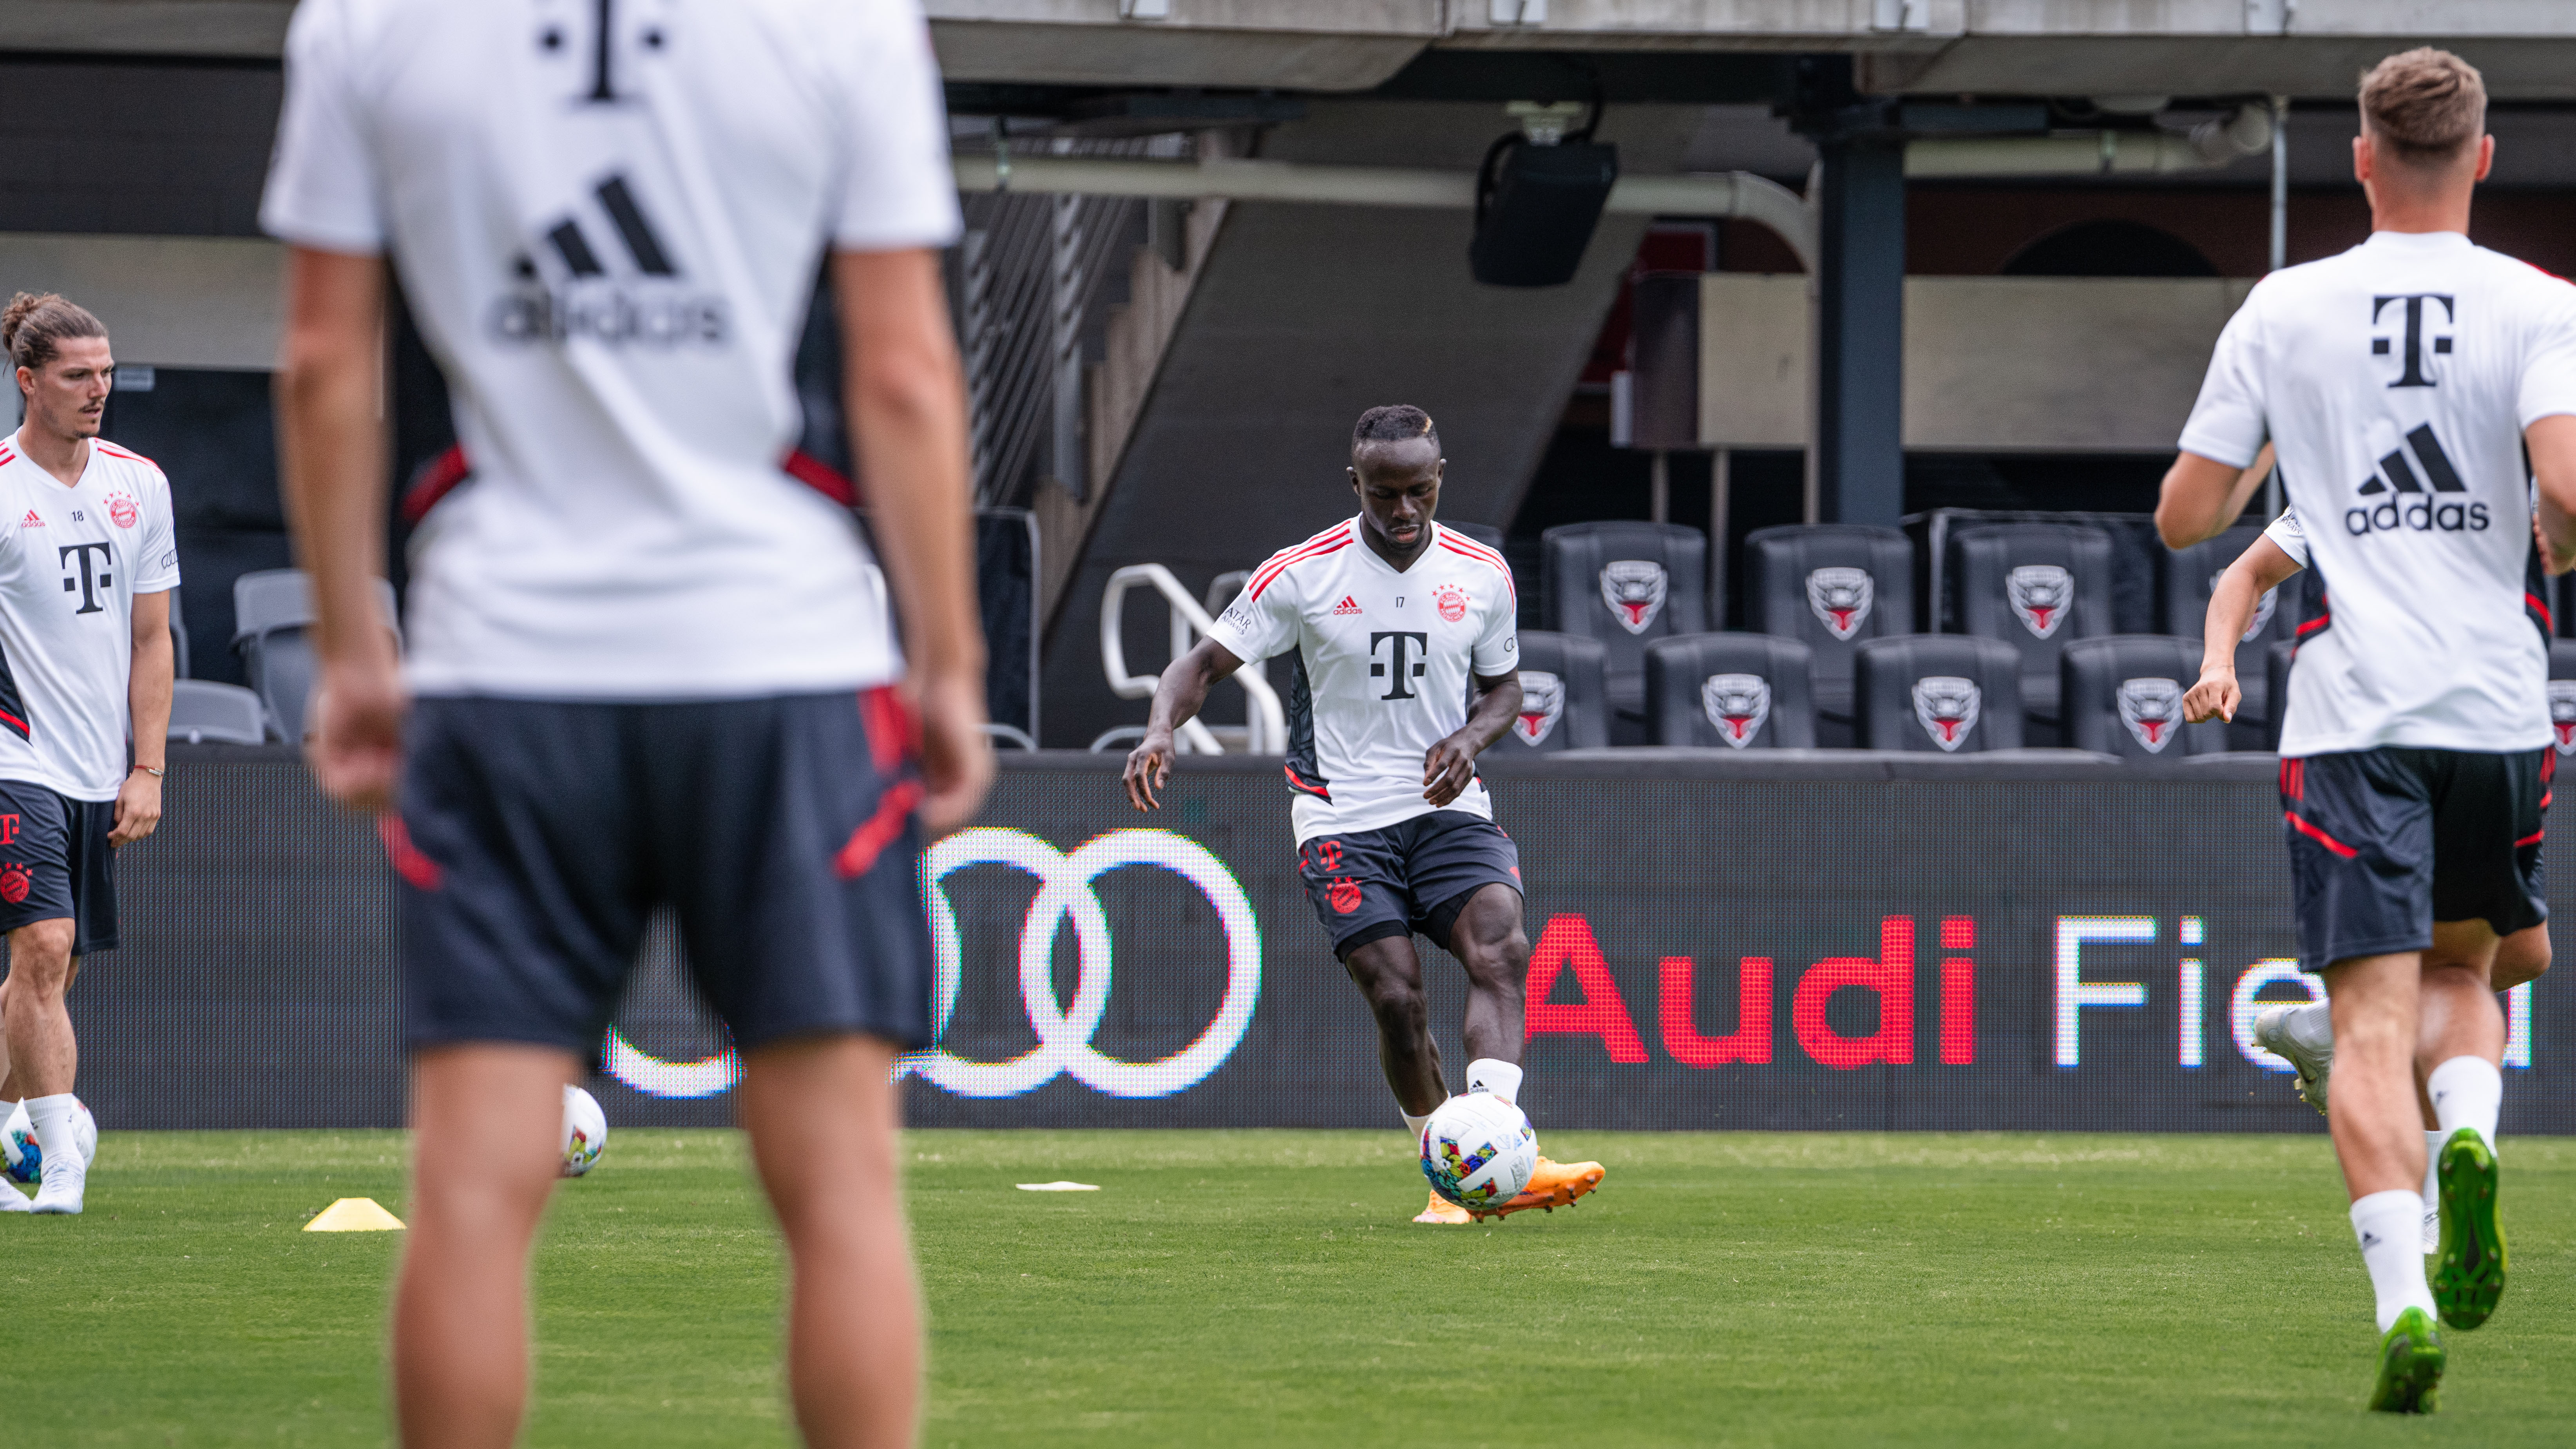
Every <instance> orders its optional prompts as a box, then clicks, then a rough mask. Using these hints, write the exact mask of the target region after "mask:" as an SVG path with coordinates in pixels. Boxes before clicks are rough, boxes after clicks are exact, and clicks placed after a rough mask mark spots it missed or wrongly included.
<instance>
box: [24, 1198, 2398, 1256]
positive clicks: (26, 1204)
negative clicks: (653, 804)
mask: <svg viewBox="0 0 2576 1449" xmlns="http://www.w3.org/2000/svg"><path fill="white" fill-rule="evenodd" d="M35 1210H36V1206H35V1204H33V1203H31V1202H29V1201H27V1195H26V1194H25V1193H23V1192H20V1191H19V1190H18V1189H17V1187H16V1186H15V1185H14V1184H11V1183H6V1182H0V1213H31V1212H34V1211H35ZM2428 1251H2429V1250H2428Z"/></svg>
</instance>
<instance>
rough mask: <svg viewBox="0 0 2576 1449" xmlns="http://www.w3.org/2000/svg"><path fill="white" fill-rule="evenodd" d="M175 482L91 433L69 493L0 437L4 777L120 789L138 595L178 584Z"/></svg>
mask: <svg viewBox="0 0 2576 1449" xmlns="http://www.w3.org/2000/svg"><path fill="white" fill-rule="evenodd" d="M175 533H176V524H175V523H174V521H173V520H172V517H171V513H170V480H169V479H167V478H165V477H163V476H162V475H161V470H160V469H159V468H156V467H154V466H153V465H152V461H151V460H150V459H148V458H145V457H143V456H141V455H140V454H136V453H129V452H127V451H125V450H124V449H123V448H120V447H118V446H116V445H115V444H114V443H110V442H108V441H106V440H105V439H100V438H93V439H91V440H90V445H89V465H88V466H87V467H86V468H84V469H82V470H81V479H80V485H79V486H78V487H75V488H66V487H64V486H63V484H62V480H61V479H59V478H56V477H55V476H54V475H53V474H51V473H48V472H46V471H45V470H44V469H43V468H42V467H40V466H38V465H37V463H36V462H35V461H34V460H33V459H31V458H29V457H28V456H27V454H26V450H25V449H23V448H21V447H20V446H19V445H18V437H17V435H16V434H15V433H12V434H10V435H9V437H8V438H7V439H5V440H0V780H26V781H30V782H32V783H34V784H38V785H42V786H44V787H45V788H46V789H48V790H52V791H54V792H55V793H57V794H60V795H66V796H69V797H70V798H72V799H74V800H113V799H115V798H116V795H117V792H118V791H119V790H121V789H123V788H124V787H125V776H126V770H127V761H126V754H125V735H126V721H127V718H128V716H129V714H130V713H131V709H130V706H129V704H128V702H127V698H126V685H127V683H128V681H129V680H131V679H132V678H133V675H134V596H135V595H136V594H158V593H163V592H166V591H167V590H170V589H175V588H177V587H179V548H178V544H177V542H176V541H175Z"/></svg>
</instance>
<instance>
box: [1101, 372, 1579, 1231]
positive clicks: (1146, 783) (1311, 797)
mask: <svg viewBox="0 0 2576 1449" xmlns="http://www.w3.org/2000/svg"><path fill="white" fill-rule="evenodd" d="M1445 467H1446V460H1445V459H1443V458H1442V457H1441V456H1440V434H1439V431H1438V430H1437V429H1436V428H1434V427H1433V426H1432V423H1431V419H1430V417H1429V416H1428V415H1426V414H1425V413H1424V412H1423V411H1422V410H1421V409H1420V408H1413V407H1379V408H1371V409H1369V410H1368V411H1367V412H1365V413H1363V414H1361V415H1360V420H1359V426H1358V427H1357V428H1355V429H1353V430H1352V434H1351V466H1350V470H1349V472H1350V479H1351V491H1353V492H1354V493H1357V494H1358V495H1359V500H1360V511H1359V514H1358V516H1357V517H1354V518H1347V519H1344V520H1343V521H1341V522H1340V523H1337V524H1334V525H1333V526H1332V527H1330V528H1328V529H1325V530H1324V531H1323V532H1322V533H1319V534H1316V535H1315V536H1314V537H1313V538H1310V539H1308V540H1306V541H1305V542H1304V543H1301V544H1299V545H1297V546H1296V547H1294V548H1290V549H1283V550H1282V551H1280V552H1279V553H1276V554H1273V555H1271V557H1270V560H1269V562H1267V563H1265V564H1263V565H1262V566H1261V567H1260V568H1259V569H1258V570H1256V571H1255V572H1254V573H1253V575H1252V580H1251V582H1249V583H1247V584H1246V585H1245V586H1244V590H1243V594H1242V596H1241V597H1239V598H1237V599H1236V600H1235V601H1234V603H1233V604H1232V605H1231V606H1230V607H1228V608H1227V609H1226V611H1225V614H1224V616H1223V617H1222V618H1219V619H1218V620H1217V621H1216V627H1215V628H1214V629H1213V630H1211V631H1210V632H1209V634H1208V637H1206V638H1205V639H1202V640H1200V641H1199V643H1198V646H1197V647H1196V648H1194V649H1192V650H1190V651H1189V652H1188V653H1187V654H1184V655H1182V656H1181V657H1180V658H1178V659H1175V660H1173V661H1172V663H1171V665H1170V667H1169V668H1167V669H1165V670H1164V671H1163V677H1162V681H1161V683H1160V684H1159V685H1157V687H1156V688H1155V690H1154V712H1153V717H1152V719H1151V721H1150V722H1149V723H1148V724H1147V725H1146V727H1145V738H1144V740H1143V741H1142V742H1141V743H1139V744H1138V745H1137V746H1136V749H1135V752H1134V753H1133V754H1131V755H1129V756H1128V757H1127V775H1126V784H1127V798H1128V799H1129V800H1130V801H1131V802H1132V803H1134V805H1135V806H1136V808H1137V809H1139V810H1151V809H1154V808H1156V807H1157V806H1158V805H1160V803H1161V802H1160V800H1158V799H1157V798H1156V795H1155V792H1156V791H1158V790H1160V789H1162V788H1163V786H1164V785H1165V784H1166V783H1167V782H1168V781H1169V780H1170V779H1171V773H1172V754H1173V746H1172V732H1173V731H1174V730H1176V729H1178V728H1180V726H1181V725H1182V724H1183V723H1185V722H1186V721H1188V720H1189V719H1190V718H1191V717H1192V716H1193V715H1196V714H1197V713H1198V712H1199V708H1200V706H1202V705H1203V704H1205V703H1206V702H1207V692H1208V690H1209V688H1210V687H1211V686H1213V685H1214V684H1215V683H1216V682H1217V681H1218V680H1220V679H1223V678H1225V677H1226V676H1227V675H1229V674H1232V673H1233V672H1234V671H1235V670H1237V669H1240V668H1242V667H1243V664H1244V661H1246V660H1250V659H1266V658H1268V657H1269V656H1271V655H1273V654H1286V655H1287V656H1288V669H1289V693H1288V731H1289V735H1290V739H1289V742H1288V766H1287V773H1288V787H1289V789H1290V790H1292V791H1294V792H1295V794H1296V802H1295V821H1296V827H1297V842H1298V845H1297V856H1298V872H1299V874H1300V875H1302V876H1303V877H1304V878H1305V882H1306V893H1307V895H1308V896H1309V897H1310V898H1311V899H1312V900H1313V902H1314V907H1315V915H1316V918H1317V919H1319V920H1321V921H1322V922H1323V923H1324V929H1325V931H1326V932H1327V933H1329V934H1330V935H1331V937H1332V940H1333V952H1334V954H1335V955H1337V956H1339V957H1340V958H1341V960H1342V965H1343V968H1344V969H1346V970H1347V971H1349V972H1350V975H1351V980H1352V981H1353V982H1354V983H1355V984H1357V985H1358V987H1359V989H1360V994H1361V995H1363V996H1365V997H1367V998H1368V1003H1369V1010H1370V1012H1371V1013H1372V1014H1373V1015H1375V1016H1376V1018H1377V1028H1378V1056H1379V1060H1380V1062H1381V1063H1382V1064H1383V1066H1384V1067H1385V1070H1386V1082H1387V1085H1388V1086H1389V1087H1392V1088H1394V1089H1395V1100H1396V1105H1397V1107H1398V1108H1399V1109H1400V1110H1401V1111H1402V1112H1403V1114H1404V1125H1405V1128H1406V1130H1407V1131H1408V1132H1409V1133H1410V1134H1411V1136H1412V1139H1413V1145H1414V1147H1415V1149H1416V1150H1417V1151H1419V1152H1420V1153H1421V1154H1422V1172H1423V1175H1424V1176H1425V1177H1428V1178H1429V1179H1430V1180H1431V1188H1432V1196H1431V1203H1430V1206H1428V1207H1426V1208H1425V1209H1423V1211H1422V1213H1421V1215H1420V1216H1418V1217H1416V1218H1415V1219H1414V1221H1415V1222H1418V1223H1465V1222H1470V1221H1473V1220H1475V1219H1477V1218H1481V1217H1489V1216H1500V1215H1502V1214H1506V1213H1514V1212H1520V1211H1523V1210H1525V1209H1528V1208H1546V1209H1549V1210H1551V1211H1553V1210H1554V1209H1556V1208H1560V1207H1568V1206H1571V1205H1572V1204H1573V1203H1574V1201H1575V1200H1576V1199H1578V1198H1580V1197H1582V1196H1583V1195H1584V1194H1585V1193H1588V1192H1590V1191H1592V1189H1593V1188H1595V1187H1597V1186H1599V1185H1600V1183H1601V1165H1600V1164H1599V1163H1597V1162H1578V1163H1570V1164H1567V1163H1554V1162H1550V1161H1548V1160H1547V1159H1546V1158H1543V1157H1540V1156H1538V1148H1537V1142H1536V1139H1535V1137H1534V1135H1533V1134H1532V1132H1531V1130H1530V1126H1529V1119H1528V1118H1526V1117H1524V1116H1522V1115H1521V1111H1520V1107H1519V1105H1518V1098H1519V1096H1520V1086H1521V1068H1520V1057H1521V1038H1522V1036H1523V1034H1524V1033H1523V1029H1522V1015H1521V1012H1522V991H1523V984H1524V982H1525V981H1526V980H1527V978H1528V975H1529V955H1530V947H1529V937H1528V936H1527V935H1526V934H1525V933H1524V932H1523V931H1522V929H1521V870H1520V850H1519V848H1518V847H1517V846H1515V845H1513V844H1512V840H1511V837H1510V836H1508V835H1505V834H1504V833H1503V831H1502V827H1500V826H1498V825H1496V824H1495V823H1494V807H1493V802H1492V801H1491V800H1490V799H1489V798H1488V797H1487V796H1486V793H1485V785H1484V781H1482V780H1481V779H1479V778H1477V775H1476V756H1477V755H1479V754H1481V753H1483V751H1484V750H1485V747H1486V746H1488V745H1491V744H1492V743H1493V742H1494V741H1496V740H1498V739H1501V738H1502V737H1503V732H1504V731H1505V730H1507V729H1509V728H1511V723H1512V718H1513V716H1514V714H1515V713H1517V712H1518V710H1519V708H1520V702H1521V686H1520V637H1519V634H1518V632H1517V631H1516V629H1515V627H1514V622H1513V621H1514V613H1515V610H1516V609H1517V607H1518V603H1517V600H1516V599H1515V598H1514V596H1513V592H1512V572H1511V568H1510V566H1509V565H1507V564H1505V563H1504V562H1503V557H1502V555H1501V554H1498V553H1496V552H1494V551H1493V550H1492V549H1490V548H1487V547H1485V546H1484V545H1482V544H1480V543H1476V542H1474V541H1473V540H1471V539H1468V538H1465V537H1462V536H1460V535H1459V534H1457V533H1454V532H1452V531H1450V530H1448V529H1444V528H1442V527H1441V526H1440V525H1439V524H1437V523H1434V522H1432V521H1431V515H1432V514H1433V513H1434V512H1436V511H1437V510H1438V508H1439V506H1440V476H1441V472H1442V470H1443V469H1444V468H1445ZM1471 680H1472V681H1473V685H1474V703H1473V705H1472V706H1470V704H1469V703H1468V697H1469V683H1470V681H1471ZM1417 931H1418V932H1420V933H1422V934H1423V935H1426V936H1428V937H1430V938H1431V939H1432V940H1433V941H1436V942H1438V943H1439V944H1441V945H1443V946H1445V947H1447V948H1448V949H1449V952H1450V954H1451V955H1453V956H1456V957H1457V958H1458V963H1459V964H1460V965H1461V966H1464V967H1465V968H1466V969H1467V1015H1466V1021H1465V1023H1464V1025H1463V1027H1462V1029H1461V1032H1460V1034H1461V1035H1462V1036H1463V1037H1464V1038H1465V1039H1466V1043H1467V1051H1468V1054H1469V1055H1470V1057H1472V1058H1473V1060H1471V1061H1469V1062H1468V1063H1467V1095H1466V1096H1464V1097H1459V1098H1455V1099H1452V1098H1451V1097H1450V1096H1449V1092H1448V1087H1447V1084H1446V1083H1445V1082H1444V1081H1443V1080H1442V1078H1441V1072H1440V1048H1439V1047H1438V1046H1437V1045H1436V1044H1434V1043H1433V1041H1432V1039H1431V1026H1430V1019H1429V1016H1428V1014H1427V1012H1426V1003H1425V1002H1424V1000H1423V993H1422V962H1421V959H1420V958H1419V957H1418V956H1416V955H1415V954H1414V950H1413V936H1414V933H1415V932H1417ZM1444 1103H1445V1104H1446V1105H1444Z"/></svg>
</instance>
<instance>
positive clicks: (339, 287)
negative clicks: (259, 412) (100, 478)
mask: <svg viewBox="0 0 2576 1449" xmlns="http://www.w3.org/2000/svg"><path fill="white" fill-rule="evenodd" d="M384 305H385V263H384V259H383V258H381V257H371V256H349V255H344V254H341V253H338V252H325V251H317V250H315V249H313V248H310V247H291V248H289V249H288V251H287V260H286V336H285V341H284V345H283V347H282V349H281V351H282V355H281V356H280V358H279V360H278V369H277V383H276V387H277V424H278V426H277V451H278V469H279V476H280V478H281V480H282V483H283V489H284V493H285V500H286V519H287V524H288V526H289V527H290V528H291V529H292V530H293V531H294V534H295V553H296V557H297V558H298V559H299V560H301V561H302V563H303V565H304V568H305V571H306V572H307V573H308V574H310V575H311V576H312V580H313V611H314V652H315V654H316V655H317V656H318V657H317V660H316V663H317V665H318V669H317V671H316V672H317V676H318V677H317V680H316V684H317V689H316V695H315V698H314V701H313V709H312V721H311V724H310V729H311V740H310V742H309V743H308V745H307V746H306V756H307V758H308V759H309V760H310V761H311V762H312V766H313V775H314V778H315V780H317V781H318V782H319V783H320V784H321V786H322V791H323V793H324V794H326V795H329V796H330V797H331V798H332V799H334V800H337V801H339V802H340V803H341V804H343V805H347V806H349V807H351V808H353V809H358V810H383V809H385V808H387V807H388V806H390V805H391V804H392V803H393V795H394V783H395V780H396V779H397V777H398V775H399V773H400V770H401V762H402V720H403V714H404V711H405V709H406V708H407V704H408V702H407V700H406V699H405V697H404V694H403V686H402V677H401V674H400V671H399V668H398V663H397V660H396V659H395V657H394V643H393V639H392V637H391V636H390V635H389V634H387V633H386V631H385V629H384V627H383V623H382V621H381V619H379V618H378V617H377V604H376V597H375V591H376V579H377V578H378V577H380V576H381V575H382V574H383V573H384V537H385V446H386V444H385V436H384V422H383V419H382V418H381V417H380V416H379V415H378V413H377V410H376V399H377V395H378V386H379V384H378V377H377V374H378V370H379V368H380V367H381V366H382V351H383V332H382V331H381V328H382V326H383V318H384ZM137 612H138V614H139V613H140V611H139V610H138V611H137Z"/></svg>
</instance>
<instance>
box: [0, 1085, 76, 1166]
mask: <svg viewBox="0 0 2576 1449" xmlns="http://www.w3.org/2000/svg"><path fill="white" fill-rule="evenodd" d="M72 1131H73V1134H74V1140H75V1141H76V1142H77V1144H78V1145H79V1147H80V1155H81V1161H83V1162H93V1161H96V1160H97V1158H98V1119H97V1118H95V1117H92V1116H91V1115H90V1114H89V1104H88V1103H86V1102H83V1101H80V1100H79V1099H77V1098H75V1099H73V1102H72ZM0 1158H5V1159H6V1167H7V1171H8V1173H9V1180H10V1181H11V1182H23V1183H28V1184H30V1185H33V1184H35V1183H37V1182H39V1181H41V1180H43V1178H44V1175H45V1149H44V1148H42V1147H39V1146H37V1145H36V1124H35V1123H33V1122H31V1121H29V1120H27V1104H26V1103H24V1102H20V1103H18V1104H17V1109H16V1110H15V1111H12V1112H11V1113H10V1114H9V1125H8V1126H6V1127H5V1128H0Z"/></svg>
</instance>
